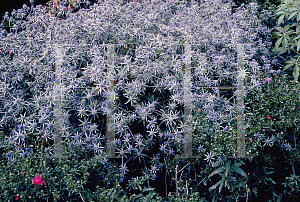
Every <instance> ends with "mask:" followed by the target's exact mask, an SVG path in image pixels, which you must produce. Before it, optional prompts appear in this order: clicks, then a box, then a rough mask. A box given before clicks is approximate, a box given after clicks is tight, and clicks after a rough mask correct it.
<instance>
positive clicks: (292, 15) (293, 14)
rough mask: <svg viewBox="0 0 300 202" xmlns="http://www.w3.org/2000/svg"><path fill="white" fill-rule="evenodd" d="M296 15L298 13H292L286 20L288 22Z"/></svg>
mask: <svg viewBox="0 0 300 202" xmlns="http://www.w3.org/2000/svg"><path fill="white" fill-rule="evenodd" d="M297 13H298V12H293V13H292V14H291V15H290V16H289V18H288V20H290V19H291V18H292V17H294V16H295V15H297Z"/></svg>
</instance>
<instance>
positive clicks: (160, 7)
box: [0, 0, 276, 198]
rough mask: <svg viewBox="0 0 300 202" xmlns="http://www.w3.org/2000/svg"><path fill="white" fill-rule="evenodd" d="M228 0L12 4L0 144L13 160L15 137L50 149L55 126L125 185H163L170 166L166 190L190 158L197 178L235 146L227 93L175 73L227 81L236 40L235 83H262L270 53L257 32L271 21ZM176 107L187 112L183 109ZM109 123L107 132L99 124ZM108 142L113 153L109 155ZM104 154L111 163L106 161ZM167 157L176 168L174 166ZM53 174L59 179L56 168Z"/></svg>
mask: <svg viewBox="0 0 300 202" xmlns="http://www.w3.org/2000/svg"><path fill="white" fill-rule="evenodd" d="M232 5H234V4H233V3H232V2H229V1H221V0H217V1H213V2H212V1H202V2H201V3H200V4H198V3H197V2H195V1H192V2H191V3H190V4H188V5H186V4H185V3H183V2H182V1H175V0H171V1H164V2H163V3H162V2H161V1H158V0H155V1H150V0H145V1H143V2H138V1H135V2H130V3H129V4H123V3H121V4H120V3H119V2H117V1H112V0H109V1H104V2H100V3H99V4H94V5H93V6H91V7H90V8H86V9H81V10H79V11H78V12H76V13H71V12H66V13H64V14H63V15H64V17H63V18H61V17H60V16H58V15H60V14H58V13H56V12H53V13H52V14H51V15H50V14H49V13H48V12H47V11H46V10H44V9H43V8H42V7H41V6H37V7H36V8H35V9H32V10H31V11H29V10H28V9H27V7H25V8H23V9H20V10H19V11H18V13H20V15H18V14H17V15H16V16H15V14H16V13H14V15H13V16H12V18H14V19H15V20H16V21H18V20H20V19H21V17H22V16H26V15H25V14H24V15H23V14H22V13H26V14H28V16H27V17H26V21H25V22H24V23H19V24H16V26H15V27H14V30H13V32H8V31H6V30H4V29H2V30H1V40H2V41H3V44H2V45H3V48H2V54H1V58H0V60H1V63H0V70H1V74H0V82H1V83H0V85H1V87H2V88H1V92H0V99H1V100H0V105H1V110H2V111H1V114H0V117H1V120H0V124H1V125H2V126H3V137H4V138H3V139H4V141H3V146H5V147H7V148H8V149H9V150H14V151H15V152H14V153H13V151H11V153H9V152H10V151H7V153H6V154H7V155H6V157H7V159H8V160H9V162H10V163H11V164H12V165H18V162H19V160H18V157H20V155H21V157H22V158H24V159H26V158H27V154H28V150H27V149H26V148H29V147H30V145H33V144H34V143H38V144H40V146H41V148H39V149H41V150H38V149H37V148H33V149H32V150H33V151H32V152H41V153H43V154H45V155H46V156H47V157H49V158H51V157H53V156H52V154H53V153H54V151H55V149H56V148H55V147H54V145H53V144H54V143H57V140H58V139H59V138H58V137H59V136H60V138H61V140H62V141H61V142H62V143H63V144H64V146H66V147H68V149H69V150H68V152H69V154H68V156H69V155H70V157H71V158H72V159H74V158H80V155H82V154H89V155H90V156H91V157H95V156H96V157H97V158H99V159H98V160H97V163H101V164H103V167H104V168H105V169H112V167H113V168H114V169H112V170H111V172H110V175H109V176H110V177H112V176H113V177H114V178H115V179H113V180H112V181H115V180H116V181H118V183H122V185H126V184H130V187H131V188H132V189H134V187H137V188H138V187H139V186H138V185H147V184H148V185H149V184H151V183H152V186H155V185H153V184H156V185H158V186H160V185H161V184H163V185H164V186H166V191H167V190H168V188H167V187H168V184H167V183H166V178H167V177H169V179H168V180H169V181H170V184H171V183H172V182H173V183H174V181H176V184H177V185H176V186H177V187H176V189H175V190H176V191H177V192H180V194H183V193H188V191H189V188H188V182H189V184H190V183H191V181H192V180H191V179H188V178H189V176H191V173H192V172H195V173H197V172H198V173H199V172H200V171H199V170H196V169H195V171H193V170H192V169H193V165H194V164H198V165H199V166H198V167H199V168H200V165H201V168H203V169H204V170H205V172H203V173H202V174H203V175H202V177H204V178H205V175H209V173H211V172H212V170H213V169H214V168H215V167H217V166H221V165H222V164H224V162H225V161H226V160H227V159H226V157H227V156H229V155H230V154H231V155H232V153H233V152H234V149H235V141H234V140H235V136H234V131H233V127H231V126H233V125H234V117H235V112H234V111H235V110H234V109H235V108H234V103H233V102H232V101H231V100H233V99H232V97H233V96H234V93H232V95H231V96H229V95H228V94H227V95H226V93H224V92H220V90H218V89H216V88H215V89H214V90H208V89H205V88H201V89H197V91H195V92H193V93H191V92H190V95H189V96H187V95H186V91H187V89H188V88H190V86H189V85H188V86H186V85H185V83H187V82H186V81H188V80H190V81H191V82H192V83H193V84H194V85H195V86H202V87H203V86H208V87H212V86H218V85H230V86H234V85H236V84H237V78H236V77H237V76H238V75H237V72H236V67H237V66H238V64H237V62H236V55H237V54H238V51H237V50H236V49H235V48H236V45H237V44H238V43H243V44H246V45H245V49H246V54H245V57H244V65H245V69H246V70H247V71H246V70H245V71H243V72H241V75H243V76H246V75H248V76H247V77H246V79H245V83H246V85H245V86H246V92H245V95H247V92H248V91H249V90H251V89H258V90H259V89H260V88H261V80H260V79H258V78H259V76H260V75H259V72H260V71H264V72H265V74H264V75H263V76H264V78H269V73H270V72H269V71H270V69H271V65H272V64H274V63H275V62H276V60H275V58H271V57H270V56H269V50H268V48H269V47H270V45H271V42H270V41H268V40H266V39H265V38H267V37H268V35H269V34H270V30H269V29H267V28H266V27H264V26H262V25H260V24H259V20H258V18H257V16H256V12H257V4H255V3H251V4H249V5H246V6H242V7H239V8H237V9H236V10H234V11H232V10H231V6H232ZM56 7H57V6H56ZM58 7H59V5H58ZM58 17H59V18H58ZM19 18H20V19H19ZM9 19H10V18H8V21H9ZM22 19H23V17H22ZM9 22H10V21H9ZM18 22H19V21H18ZM21 25H22V26H21ZM37 33H39V34H37ZM169 42H170V44H169V45H168V46H167V45H166V44H167V43H169ZM1 43H2V42H1ZM186 43H191V44H192V45H191V48H188V47H187V46H184V44H186ZM108 44H114V46H108ZM189 70H190V75H189V74H188V72H189ZM185 76H186V77H185ZM187 76H189V79H187V78H188V77H187ZM54 79H55V82H53V81H54ZM113 80H115V81H113ZM264 82H265V83H271V82H272V80H269V79H267V80H264ZM112 86H114V87H113V88H112ZM224 94H225V95H224ZM220 95H221V96H220ZM186 103H189V104H186ZM184 105H186V106H184ZM187 109H188V111H189V109H191V110H190V112H191V113H190V114H189V115H186V114H184V111H186V110H187ZM271 117H273V116H271ZM264 118H266V117H264ZM266 120H272V119H266ZM186 122H189V123H193V124H194V125H196V126H198V128H197V127H196V126H195V127H194V126H191V125H188V124H186ZM114 126H115V127H114ZM196 128H197V129H196ZM196 130H198V131H197V132H195V131H196ZM112 131H113V134H114V135H115V136H114V138H113V140H112V139H110V137H109V136H108V135H107V133H108V132H112ZM187 132H192V133H193V135H192V139H193V140H194V141H193V143H194V147H193V148H192V149H193V153H194V154H198V155H199V153H200V156H198V157H197V158H196V159H195V161H192V160H183V161H181V160H178V158H180V156H182V155H183V151H184V148H185V146H186V143H187V142H190V140H189V139H187V138H186V137H185V134H186V133H187ZM106 135H107V136H108V137H107V136H106ZM272 140H273V139H272V138H270V139H268V140H267V142H265V146H268V145H270V142H272ZM110 145H114V146H115V147H113V148H115V149H116V153H117V154H116V155H117V156H118V157H119V158H120V159H119V161H118V160H116V159H111V158H110V159H109V156H108V155H109V154H108V151H109V150H108V149H107V148H109V147H110ZM110 148H111V147H110ZM197 148H198V150H197ZM253 149H255V148H253ZM56 151H57V150H56ZM113 161H118V163H117V164H116V165H114V166H113V163H112V162H113ZM87 162H89V161H87ZM42 163H45V162H42ZM183 163H186V165H184V164H183ZM87 164H88V163H87ZM137 165H139V166H137ZM228 165H229V164H228ZM72 166H73V168H72V169H70V172H71V173H73V174H78V169H79V168H78V167H76V166H75V165H72ZM176 166H177V167H176ZM196 167H197V166H196ZM142 168H143V169H142ZM176 168H178V169H179V171H180V170H181V171H180V172H182V173H185V175H184V178H181V177H179V176H177V174H178V172H179V171H178V172H177V171H176V172H175V169H176ZM59 169H61V170H62V171H61V172H63V171H64V172H67V170H68V169H67V168H66V167H59ZM83 170H84V169H83ZM44 171H45V172H46V170H44ZM45 172H43V173H45ZM162 173H166V174H165V177H166V178H163V177H161V175H162ZM168 173H169V174H168ZM137 175H138V176H137ZM139 175H141V176H142V177H140V176H139ZM171 176H172V177H173V180H172V179H170V178H171ZM175 176H176V177H175ZM75 177H79V176H76V175H75ZM81 177H82V176H81ZM85 177H86V175H84V174H83V178H84V179H85V180H86V178H85ZM130 178H131V179H130ZM52 180H53V182H55V183H58V184H60V182H58V181H57V180H60V179H52ZM62 180H64V182H68V183H67V188H68V189H70V190H71V192H72V193H73V194H74V193H75V192H76V191H77V190H78V189H79V187H80V186H79V185H78V184H80V183H77V180H76V183H73V181H74V180H73V179H72V178H71V177H70V176H68V177H64V178H63V179H62ZM154 180H157V181H159V182H162V183H159V182H158V183H153V181H154ZM180 180H186V181H185V182H186V183H185V184H182V182H184V181H180ZM78 181H79V180H78ZM107 181H109V180H107ZM79 182H80V181H79ZM200 182H201V181H200ZM48 183H49V184H50V182H48V179H47V184H48ZM165 184H167V185H165ZM114 185H115V184H114ZM131 185H132V186H131ZM110 188H112V187H110ZM62 189H63V188H62ZM116 189H117V188H116ZM140 191H141V190H140ZM58 195H59V194H58V193H55V194H53V197H54V198H55V197H57V196H58ZM161 195H163V196H165V197H167V193H162V194H161ZM186 195H188V194H186Z"/></svg>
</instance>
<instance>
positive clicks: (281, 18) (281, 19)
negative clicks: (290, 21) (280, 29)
mask: <svg viewBox="0 0 300 202" xmlns="http://www.w3.org/2000/svg"><path fill="white" fill-rule="evenodd" d="M283 18H284V15H281V16H280V17H279V19H278V23H277V24H278V25H280V24H281V23H282V21H283Z"/></svg>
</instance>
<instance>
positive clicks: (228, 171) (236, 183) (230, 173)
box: [208, 160, 247, 193]
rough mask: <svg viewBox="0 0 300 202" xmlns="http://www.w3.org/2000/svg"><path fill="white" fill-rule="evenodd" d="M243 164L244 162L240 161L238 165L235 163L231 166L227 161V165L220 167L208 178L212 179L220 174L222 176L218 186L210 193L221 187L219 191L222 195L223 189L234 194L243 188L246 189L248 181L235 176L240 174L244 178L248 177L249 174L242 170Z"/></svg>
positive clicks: (213, 187) (214, 186) (212, 188)
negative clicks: (236, 190)
mask: <svg viewBox="0 0 300 202" xmlns="http://www.w3.org/2000/svg"><path fill="white" fill-rule="evenodd" d="M242 164H244V162H243V161H240V162H238V163H236V161H235V163H234V164H233V165H231V161H230V160H227V161H226V162H225V165H222V166H220V167H218V168H217V169H216V170H214V171H213V172H212V173H211V174H210V175H209V176H208V177H212V176H214V175H216V174H218V175H220V176H221V179H220V180H219V181H218V182H217V183H216V184H214V185H213V186H211V187H210V188H209V190H210V191H211V190H215V189H217V188H218V187H219V188H218V191H219V193H220V192H221V190H222V188H223V187H225V188H227V189H229V190H231V191H232V192H234V191H235V189H240V188H242V187H245V185H246V181H245V180H244V179H243V180H242V179H241V178H239V177H236V176H235V173H238V174H239V175H241V176H242V177H244V178H246V177H247V174H246V173H245V172H244V171H243V170H242V169H241V168H240V166H241V165H242Z"/></svg>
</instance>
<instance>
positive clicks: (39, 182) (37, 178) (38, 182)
mask: <svg viewBox="0 0 300 202" xmlns="http://www.w3.org/2000/svg"><path fill="white" fill-rule="evenodd" d="M31 181H32V184H33V185H34V186H36V185H42V184H43V183H45V181H42V177H41V175H35V177H34V178H33V179H32V180H31Z"/></svg>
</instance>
